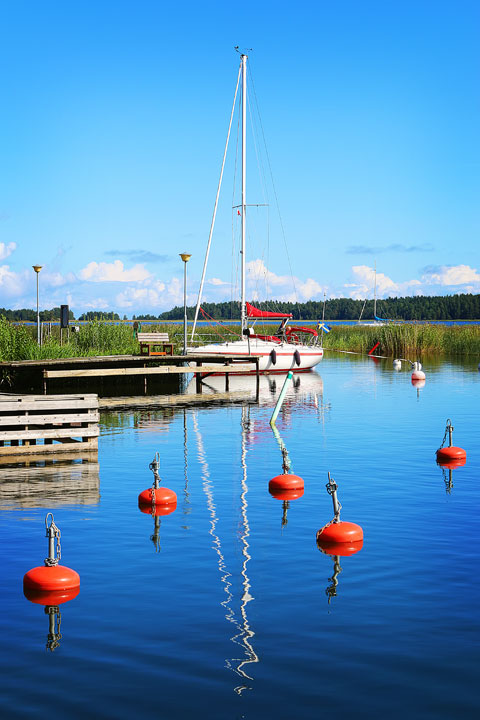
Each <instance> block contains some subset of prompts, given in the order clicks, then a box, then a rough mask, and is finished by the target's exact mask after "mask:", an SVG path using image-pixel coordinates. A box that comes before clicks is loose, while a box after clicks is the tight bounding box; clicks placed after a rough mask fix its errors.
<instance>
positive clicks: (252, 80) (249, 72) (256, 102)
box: [247, 62, 298, 305]
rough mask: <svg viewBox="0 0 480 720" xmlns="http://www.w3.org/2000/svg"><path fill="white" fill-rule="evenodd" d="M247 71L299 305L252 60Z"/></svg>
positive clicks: (295, 290) (296, 300) (296, 299)
mask: <svg viewBox="0 0 480 720" xmlns="http://www.w3.org/2000/svg"><path fill="white" fill-rule="evenodd" d="M247 72H248V74H249V78H250V85H251V87H252V89H253V96H254V98H255V105H256V107H257V112H258V118H259V123H260V129H261V132H262V138H263V144H264V147H265V156H266V159H267V165H268V169H269V173H270V181H271V183H272V190H273V195H274V198H275V206H276V208H277V212H278V219H279V222H280V228H281V231H282V238H283V243H284V246H285V253H286V255H287V261H288V266H289V268H290V276H291V278H292V283H293V289H294V295H295V302H296V304H297V305H298V296H297V288H296V284H295V277H294V275H293V270H292V263H291V260H290V254H289V252H288V245H287V238H286V235H285V228H284V225H283V220H282V215H281V213H280V205H279V202H278V196H277V190H276V188H275V183H274V180H273V172H272V166H271V163H270V156H269V154H268V148H267V142H266V139H265V132H264V129H263V123H262V118H261V115H260V109H259V106H258V100H257V93H256V90H255V82H254V79H253V74H252V70H251V62H250V63H249V65H248V67H247Z"/></svg>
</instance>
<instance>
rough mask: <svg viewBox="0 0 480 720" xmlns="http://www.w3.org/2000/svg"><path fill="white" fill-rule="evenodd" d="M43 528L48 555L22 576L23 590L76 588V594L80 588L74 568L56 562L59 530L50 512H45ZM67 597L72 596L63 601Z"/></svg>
mask: <svg viewBox="0 0 480 720" xmlns="http://www.w3.org/2000/svg"><path fill="white" fill-rule="evenodd" d="M49 520H50V524H49ZM45 529H46V537H47V538H48V557H46V558H45V561H44V565H42V566H40V567H35V568H32V569H31V570H29V571H28V572H27V573H25V575H24V577H23V591H24V593H25V595H26V596H27V591H28V592H29V593H30V592H34V593H35V592H37V593H38V592H40V593H51V592H54V593H58V592H59V593H60V594H62V593H64V592H65V591H75V590H77V592H76V593H75V595H78V592H79V590H80V576H79V574H78V573H77V572H75V570H71V568H68V567H65V566H64V565H59V564H58V563H59V560H60V558H61V556H62V553H61V546H60V530H59V528H58V527H57V526H56V525H55V521H54V519H53V514H52V513H47V515H46V517H45ZM55 542H56V545H55ZM67 594H68V593H67ZM75 595H73V597H75ZM28 599H30V598H28ZM67 599H68V600H71V599H72V597H67V598H66V599H65V600H63V602H66V600H67ZM32 602H41V600H33V601H32ZM45 604H46V603H45ZM55 604H58V603H55Z"/></svg>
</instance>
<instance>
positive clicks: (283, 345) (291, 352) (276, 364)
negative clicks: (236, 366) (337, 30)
mask: <svg viewBox="0 0 480 720" xmlns="http://www.w3.org/2000/svg"><path fill="white" fill-rule="evenodd" d="M246 73H247V55H245V54H241V55H240V68H239V72H238V79H237V90H238V86H239V83H240V79H241V81H242V93H241V103H242V105H241V107H242V197H241V204H240V205H239V209H238V214H239V215H241V233H242V241H241V250H240V254H241V339H239V340H234V341H231V342H223V343H216V342H215V343H211V344H208V345H203V346H201V347H195V348H194V347H192V348H189V349H188V350H187V354H195V355H208V356H212V355H213V356H215V355H219V356H229V355H232V356H242V355H244V356H245V359H247V358H248V357H255V358H259V371H260V372H261V373H264V372H269V373H285V372H287V371H288V370H295V371H296V372H300V371H305V370H311V369H312V368H313V367H315V365H317V364H318V363H319V362H320V360H321V359H322V357H323V348H322V347H321V345H320V344H319V338H318V332H317V330H315V329H313V328H309V327H303V326H288V321H289V320H290V319H291V318H292V315H291V314H287V313H277V312H270V311H267V310H260V309H259V308H257V307H254V306H253V305H251V304H250V303H248V302H247V301H246V291H245V284H246V248H245V237H246V212H247V201H246ZM237 90H236V91H235V97H234V102H233V108H232V115H231V117H230V127H229V132H228V135H230V128H231V124H232V117H233V112H234V108H235V103H236V97H237ZM227 147H228V137H227V145H226V147H225V152H224V157H223V165H222V171H221V174H220V182H219V186H218V190H217V198H216V202H215V208H214V213H213V219H212V227H211V229H210V236H209V240H208V245H207V251H206V255H205V262H204V267H203V274H202V279H201V283H200V290H199V294H198V301H197V307H196V311H195V319H194V323H193V329H192V337H193V335H194V333H195V328H196V324H197V320H198V313H199V310H200V303H201V296H202V291H203V284H204V280H205V272H206V267H207V262H208V255H209V252H210V244H211V239H212V232H213V225H214V222H215V215H216V210H217V204H218V197H219V192H220V186H221V181H222V176H223V168H224V164H225V157H226V152H227ZM275 319H276V320H280V325H279V327H278V329H277V330H275V331H274V332H273V333H272V334H271V335H263V334H256V333H255V331H254V328H253V327H251V326H249V320H252V321H253V323H255V322H256V321H261V320H266V321H268V322H270V321H271V320H275ZM219 363H220V360H219ZM209 364H214V363H211V361H210V360H209ZM253 372H254V371H253Z"/></svg>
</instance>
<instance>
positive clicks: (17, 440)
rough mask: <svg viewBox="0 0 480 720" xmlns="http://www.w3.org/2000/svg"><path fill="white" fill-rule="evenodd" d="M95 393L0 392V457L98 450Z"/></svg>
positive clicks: (97, 414) (96, 401) (96, 398)
mask: <svg viewBox="0 0 480 720" xmlns="http://www.w3.org/2000/svg"><path fill="white" fill-rule="evenodd" d="M98 420H99V412H98V396H97V395H93V394H84V395H13V394H2V395H0V457H4V456H13V455H16V456H18V455H28V454H39V453H41V454H49V453H59V452H62V453H63V452H71V451H75V452H85V451H93V450H97V449H98V435H99V427H98Z"/></svg>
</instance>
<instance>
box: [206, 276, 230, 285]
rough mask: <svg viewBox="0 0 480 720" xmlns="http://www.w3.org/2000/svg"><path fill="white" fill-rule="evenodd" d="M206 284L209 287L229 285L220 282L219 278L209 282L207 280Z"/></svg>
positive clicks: (223, 281) (222, 281)
mask: <svg viewBox="0 0 480 720" xmlns="http://www.w3.org/2000/svg"><path fill="white" fill-rule="evenodd" d="M207 283H208V284H209V285H216V286H219V285H229V283H227V282H226V281H225V280H220V278H212V279H211V280H207Z"/></svg>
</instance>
